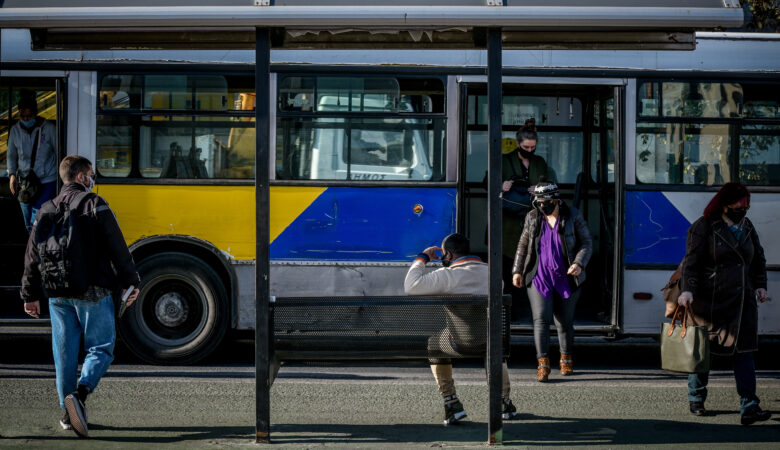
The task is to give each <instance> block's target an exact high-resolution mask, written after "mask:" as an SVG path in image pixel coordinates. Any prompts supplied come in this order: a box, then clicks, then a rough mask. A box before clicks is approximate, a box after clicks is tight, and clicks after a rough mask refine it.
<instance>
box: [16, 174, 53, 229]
mask: <svg viewBox="0 0 780 450" xmlns="http://www.w3.org/2000/svg"><path fill="white" fill-rule="evenodd" d="M41 190H42V192H41V196H40V197H38V200H36V201H35V202H34V203H22V202H19V205H20V206H21V207H22V216H24V226H25V227H27V232H28V233H29V232H30V231H32V226H33V224H34V223H35V217H36V216H37V215H38V211H39V210H40V209H41V206H43V204H44V203H46V202H48V201H49V200H51V199H53V198H54V197H55V196H56V195H57V182H56V181H52V182H49V183H44V184H43V185H42V186H41Z"/></svg>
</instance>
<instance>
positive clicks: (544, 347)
mask: <svg viewBox="0 0 780 450" xmlns="http://www.w3.org/2000/svg"><path fill="white" fill-rule="evenodd" d="M534 206H535V209H534V210H532V211H531V212H529V213H528V215H527V216H526V218H525V224H524V225H523V232H522V234H521V235H520V242H519V243H518V244H517V252H516V253H515V263H514V266H513V267H512V284H514V285H515V286H516V287H518V288H523V287H524V288H526V289H527V290H528V299H529V301H530V302H531V312H532V314H533V318H534V343H535V344H536V357H537V359H538V362H539V367H538V368H537V371H536V379H537V381H547V378H548V377H549V375H550V358H549V353H548V350H549V346H550V322H552V321H553V319H554V320H555V328H556V330H557V331H558V342H559V344H560V350H561V360H560V364H561V375H571V374H572V372H573V368H572V347H573V344H574V326H573V322H574V309H575V307H576V305H577V298H578V297H579V295H580V289H579V287H580V285H581V284H582V282H583V281H585V266H586V265H587V264H588V260H589V259H590V255H591V253H592V251H593V244H592V242H591V238H590V231H588V224H587V223H585V219H584V218H583V217H582V214H580V212H579V211H578V210H577V209H575V208H571V207H569V206H568V205H566V203H565V202H564V201H563V200H561V199H560V195H559V193H558V186H557V185H555V184H554V183H548V182H539V183H538V184H537V185H536V186H535V187H534Z"/></svg>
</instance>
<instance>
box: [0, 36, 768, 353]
mask: <svg viewBox="0 0 780 450" xmlns="http://www.w3.org/2000/svg"><path fill="white" fill-rule="evenodd" d="M31 35H32V36H35V33H32V34H31V33H30V31H29V30H15V29H4V30H2V41H1V42H2V49H1V51H2V63H3V65H2V69H1V71H0V208H1V209H2V214H0V246H1V247H2V250H1V251H2V255H3V257H2V258H0V264H2V269H0V295H2V298H1V299H0V314H1V315H0V325H1V326H2V331H3V332H7V333H11V332H14V333H34V332H46V330H47V326H48V325H47V322H48V320H47V318H46V316H45V315H44V316H43V317H42V318H41V319H37V320H36V319H30V318H28V317H25V316H24V314H23V309H22V306H21V303H20V300H19V294H18V289H19V283H20V279H21V273H22V262H23V253H24V248H25V245H26V241H27V233H26V230H25V229H24V225H23V223H22V218H21V212H20V211H19V207H18V204H17V203H16V202H15V201H14V200H13V199H12V198H11V197H10V193H9V189H8V178H7V176H8V173H7V162H6V149H7V136H8V130H9V127H10V126H12V125H13V123H15V121H16V120H17V119H18V111H17V110H16V101H17V100H18V97H19V92H20V91H22V90H32V91H34V92H36V95H37V98H38V102H39V110H40V114H41V115H42V116H43V117H45V118H46V119H47V120H50V121H52V122H54V123H55V124H56V125H57V129H58V132H59V146H58V148H59V151H60V154H61V155H60V157H64V156H65V155H66V154H80V155H83V156H85V157H87V158H89V159H90V160H91V161H94V164H95V171H96V173H97V185H96V188H95V192H96V193H98V194H99V195H101V196H102V197H103V198H105V199H106V201H107V202H108V203H109V205H110V206H111V208H112V210H113V211H114V212H115V214H116V216H117V219H118V221H119V224H120V225H121V228H122V231H123V233H124V237H125V239H126V241H127V243H128V245H129V246H130V249H131V252H132V254H133V257H134V259H135V262H136V264H137V267H138V270H139V272H140V274H141V277H142V282H141V285H140V286H139V287H140V289H141V295H140V297H139V299H138V301H137V303H136V305H135V306H133V307H132V308H130V309H129V310H128V311H127V313H126V314H125V315H124V316H123V318H121V319H120V320H119V321H118V328H119V332H120V334H121V336H122V338H123V340H124V342H125V344H126V345H127V346H128V348H129V349H130V350H131V351H132V352H133V353H135V354H136V355H138V356H139V357H140V358H142V359H143V360H146V361H149V362H153V363H162V364H184V363H193V362H195V361H198V360H199V359H201V358H203V357H205V356H207V355H208V354H209V353H211V352H212V351H214V349H215V348H217V346H218V345H219V343H220V342H221V340H222V339H223V337H224V336H225V334H226V332H227V331H228V330H244V329H252V328H254V322H255V307H254V280H255V278H254V276H255V264H254V263H255V258H256V255H255V197H254V195H255V191H254V177H255V161H254V155H255V123H254V120H255V106H256V105H255V92H254V89H255V88H254V52H253V51H251V50H229V51H228V50H225V51H222V50H157V51H151V50H59V51H46V50H43V51H41V50H36V51H33V50H31V48H33V47H34V46H35V45H34V44H35V43H34V42H32V38H31ZM695 41H696V45H695V49H694V50H651V49H647V50H642V49H639V50H637V49H630V50H599V49H598V47H595V46H594V47H593V48H591V49H587V50H556V49H536V50H505V51H504V52H503V68H504V70H503V110H502V133H503V138H504V141H503V147H504V150H505V151H511V150H513V149H514V147H515V144H514V141H513V138H514V133H515V132H516V131H517V129H518V128H519V127H520V126H521V125H522V124H523V123H524V122H525V120H526V119H528V118H534V119H535V120H536V123H537V127H538V131H539V136H540V138H539V142H538V146H537V150H536V152H537V154H539V155H541V156H542V157H543V158H544V159H545V160H546V162H547V164H548V165H549V167H550V168H551V171H552V172H553V175H554V179H555V181H556V182H557V183H558V185H559V186H560V188H561V192H562V197H563V199H564V200H565V201H566V202H567V203H568V204H570V205H574V206H576V207H577V208H579V209H580V210H581V211H582V212H583V214H584V216H585V218H586V220H587V222H588V225H589V227H590V232H591V235H592V236H593V239H594V240H593V243H594V252H593V257H592V258H591V261H590V263H589V264H588V266H587V269H586V270H587V272H588V281H587V282H586V283H585V285H584V286H583V289H584V292H583V295H582V296H581V297H580V300H579V303H578V306H577V312H576V319H575V328H576V329H577V334H578V335H579V336H586V335H589V336H600V337H605V338H620V337H625V336H655V335H657V333H658V331H659V323H660V322H661V321H662V320H663V313H664V304H663V301H662V294H661V288H662V287H663V286H664V285H665V284H666V281H667V280H668V278H669V276H670V274H671V273H672V271H673V270H674V269H675V268H676V267H677V265H678V264H679V262H680V260H681V259H682V257H683V256H684V253H685V238H686V230H687V228H688V227H689V226H690V224H691V223H692V222H693V221H695V220H696V219H697V218H698V217H699V216H701V213H702V210H703V208H704V206H705V205H706V203H707V202H708V201H709V199H710V198H711V197H712V196H713V195H714V193H715V192H716V191H717V190H718V188H719V187H720V186H721V185H722V184H723V183H725V182H727V181H739V182H742V183H745V184H747V185H748V186H749V187H750V189H751V192H752V208H751V210H750V213H749V217H750V219H751V220H752V221H753V223H754V224H755V225H756V227H757V229H758V233H759V236H760V238H761V241H762V244H763V246H764V250H765V254H766V258H767V264H768V275H769V289H768V290H769V292H770V294H772V293H774V292H778V290H780V243H778V241H775V240H774V239H772V238H771V236H772V234H771V233H772V231H771V230H772V229H774V226H776V224H778V223H780V45H779V44H780V38H778V37H777V36H775V35H769V34H744V33H729V32H699V33H696V34H695ZM271 59H272V65H271V84H270V85H269V86H268V89H269V93H270V98H271V99H273V101H272V103H271V104H268V105H259V106H260V107H262V108H268V111H269V113H270V115H271V118H272V124H273V126H272V127H271V128H272V132H271V136H270V142H271V149H272V154H271V156H270V159H271V161H270V166H271V172H270V177H271V187H270V199H271V207H270V217H269V221H270V231H271V233H270V240H271V242H270V254H269V256H270V264H271V272H270V284H271V295H274V296H322V295H330V296H360V295H372V296H373V295H399V294H402V293H403V287H402V286H403V279H404V276H405V273H406V271H407V269H408V266H409V264H410V262H411V261H412V260H413V259H414V257H415V255H416V254H417V253H419V252H420V251H421V250H422V249H424V248H426V247H428V246H431V245H438V244H439V243H440V242H441V240H442V238H443V237H444V236H446V235H448V234H450V233H452V232H456V231H457V232H461V233H464V234H466V235H467V236H468V237H469V238H470V240H471V243H472V250H473V252H474V253H475V254H476V255H479V256H481V257H485V258H486V257H487V219H486V214H485V211H486V209H487V187H486V186H487V183H486V178H487V162H488V157H487V148H488V136H487V122H488V119H487V115H488V108H487V78H486V76H485V74H484V68H483V67H482V66H484V64H485V62H484V52H480V51H478V50H473V51H472V50H441V51H436V52H425V51H414V50H408V51H406V50H382V49H378V50H327V51H322V50H318V51H313V50H311V51H308V50H274V51H272V53H271ZM759 314H760V321H759V333H760V334H761V336H777V335H780V305H778V302H768V303H765V304H762V305H761V306H760V308H759ZM511 329H512V334H513V336H515V337H521V336H525V335H530V333H531V330H532V320H531V315H530V308H529V307H528V305H526V304H515V305H513V312H512V325H511Z"/></svg>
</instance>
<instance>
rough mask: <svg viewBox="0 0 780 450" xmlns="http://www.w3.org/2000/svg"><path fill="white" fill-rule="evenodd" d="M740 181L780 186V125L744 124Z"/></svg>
mask: <svg viewBox="0 0 780 450" xmlns="http://www.w3.org/2000/svg"><path fill="white" fill-rule="evenodd" d="M739 181H740V182H741V183H744V184H746V185H763V186H780V125H744V126H743V127H742V134H741V135H740V137H739Z"/></svg>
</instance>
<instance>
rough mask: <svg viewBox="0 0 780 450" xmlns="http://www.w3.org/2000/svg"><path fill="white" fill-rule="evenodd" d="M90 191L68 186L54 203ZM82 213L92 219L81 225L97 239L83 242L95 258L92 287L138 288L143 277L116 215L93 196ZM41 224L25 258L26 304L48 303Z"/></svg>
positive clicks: (91, 261) (90, 266)
mask: <svg viewBox="0 0 780 450" xmlns="http://www.w3.org/2000/svg"><path fill="white" fill-rule="evenodd" d="M84 191H86V188H85V187H84V186H83V185H81V184H79V183H68V184H66V185H65V186H64V187H63V188H62V191H61V192H60V195H58V196H57V197H56V198H55V199H54V200H52V201H53V202H54V203H55V204H58V203H60V202H64V203H69V202H70V200H71V199H73V197H74V196H76V195H77V194H79V193H80V192H84ZM80 212H81V214H82V215H84V216H86V217H88V218H89V220H86V221H83V222H80V224H84V225H86V226H89V230H88V232H87V233H84V235H86V236H93V237H94V239H90V240H88V241H87V242H83V243H80V245H84V246H86V252H85V253H86V254H87V255H91V256H90V257H89V258H87V261H82V262H83V263H84V264H86V265H87V269H88V270H87V273H88V274H90V279H89V280H86V281H87V284H88V285H89V286H100V287H104V288H107V289H109V290H111V291H118V290H121V289H124V288H127V287H129V286H130V285H134V286H138V285H139V283H140V278H139V276H138V272H136V270H135V263H134V262H133V257H132V256H131V255H130V251H129V250H128V248H127V244H126V243H125V238H124V236H122V231H121V230H120V229H119V224H118V223H117V221H116V217H115V216H114V213H113V212H112V211H111V209H109V207H108V204H107V203H106V201H105V200H103V198H101V197H100V196H98V195H89V196H87V198H85V199H84V201H83V202H82V204H81V209H80ZM36 228H37V224H36V225H34V226H33V229H32V232H31V233H30V239H29V241H28V242H27V251H26V252H25V255H24V275H23V277H22V289H21V296H22V300H24V301H25V303H29V302H34V301H36V300H37V301H40V300H44V299H45V298H46V294H45V293H44V291H43V287H42V286H41V274H40V271H39V268H38V264H39V257H38V248H37V247H36V245H35V231H36Z"/></svg>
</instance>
